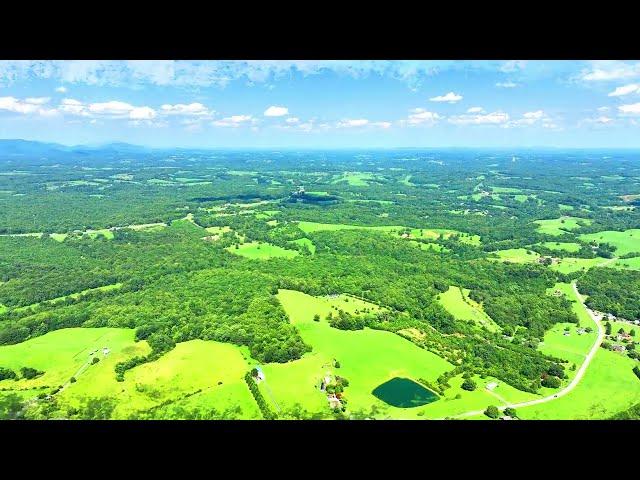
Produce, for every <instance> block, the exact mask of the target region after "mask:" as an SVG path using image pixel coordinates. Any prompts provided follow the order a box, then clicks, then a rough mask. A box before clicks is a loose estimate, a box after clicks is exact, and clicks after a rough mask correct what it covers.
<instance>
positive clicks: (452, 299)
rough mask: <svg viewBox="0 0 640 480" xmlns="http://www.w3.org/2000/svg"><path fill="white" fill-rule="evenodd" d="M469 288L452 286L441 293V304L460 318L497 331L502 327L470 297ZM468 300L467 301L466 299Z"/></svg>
mask: <svg viewBox="0 0 640 480" xmlns="http://www.w3.org/2000/svg"><path fill="white" fill-rule="evenodd" d="M468 294H469V290H468V289H466V288H465V289H464V290H461V289H460V287H456V286H450V287H449V290H447V291H446V292H444V293H441V294H440V295H439V297H440V299H439V302H440V304H441V305H442V306H443V307H444V308H445V309H446V310H447V311H448V312H449V313H450V314H451V315H453V316H454V317H456V318H458V319H460V320H470V321H472V322H474V323H475V324H477V325H481V326H484V327H486V328H487V329H488V330H490V331H492V332H497V331H499V330H500V327H499V326H498V325H497V324H496V323H495V322H494V321H493V320H492V319H491V318H490V317H489V315H487V314H486V313H485V312H484V310H483V309H482V306H481V305H479V304H477V303H476V302H474V301H473V300H471V299H470V298H468V296H467V295H468ZM465 300H466V301H465Z"/></svg>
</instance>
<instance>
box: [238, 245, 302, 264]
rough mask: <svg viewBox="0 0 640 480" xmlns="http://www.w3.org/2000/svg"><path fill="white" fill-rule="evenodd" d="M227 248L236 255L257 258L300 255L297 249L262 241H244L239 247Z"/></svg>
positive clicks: (266, 258) (265, 258)
mask: <svg viewBox="0 0 640 480" xmlns="http://www.w3.org/2000/svg"><path fill="white" fill-rule="evenodd" d="M227 250H228V251H229V252H231V253H233V254H234V255H241V256H243V257H247V258H251V259H255V260H268V259H270V258H293V257H295V256H297V255H299V253H298V251H297V250H287V249H285V248H282V247H278V246H276V245H271V244H269V243H261V242H249V243H243V244H242V245H240V247H239V248H237V249H236V248H235V247H227Z"/></svg>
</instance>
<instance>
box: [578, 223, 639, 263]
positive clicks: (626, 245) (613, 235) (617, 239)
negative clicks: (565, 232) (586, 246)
mask: <svg viewBox="0 0 640 480" xmlns="http://www.w3.org/2000/svg"><path fill="white" fill-rule="evenodd" d="M580 239H581V240H584V241H587V242H589V241H591V240H595V241H597V242H606V243H610V244H611V245H615V246H616V247H618V249H617V250H616V252H615V254H616V255H617V256H620V255H626V254H627V253H631V252H640V229H637V228H636V229H631V230H625V231H624V232H614V231H610V230H606V231H603V232H597V233H588V234H584V235H580Z"/></svg>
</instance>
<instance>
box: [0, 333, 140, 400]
mask: <svg viewBox="0 0 640 480" xmlns="http://www.w3.org/2000/svg"><path fill="white" fill-rule="evenodd" d="M103 347H107V348H109V349H110V350H111V353H110V354H109V355H108V358H109V359H110V360H112V359H118V360H117V361H121V360H124V359H126V358H130V357H131V356H134V355H135V354H145V353H148V351H149V350H150V349H149V347H148V345H147V344H146V342H140V343H134V337H133V330H131V329H123V328H66V329H63V330H55V331H53V332H49V333H47V334H46V335H42V336H41V337H36V338H32V339H30V340H27V341H25V342H22V343H19V344H16V345H3V346H0V365H2V366H3V367H5V368H11V369H13V370H15V371H18V370H19V369H20V368H21V367H32V368H36V369H38V370H41V371H44V372H45V373H44V375H42V376H41V377H38V378H35V379H32V380H25V379H21V380H19V381H17V382H14V381H12V380H5V381H2V382H0V387H5V388H6V387H11V388H12V389H15V388H18V389H22V388H33V387H42V386H49V387H52V388H53V387H56V386H58V385H62V384H63V383H65V382H66V381H67V380H69V379H70V378H71V377H72V376H73V375H74V374H75V373H76V372H77V371H78V370H79V369H80V367H82V366H83V365H84V364H85V363H87V362H88V361H89V360H90V358H92V357H91V356H90V355H89V353H90V352H92V351H94V350H96V349H98V352H97V353H95V354H94V355H96V356H99V357H101V358H102V357H103V355H102V348H103ZM102 363H103V362H100V363H99V364H98V365H101V364H102ZM104 363H107V362H106V361H105V362H104ZM93 367H94V366H92V367H90V369H91V368H93ZM87 374H88V372H87ZM111 377H112V378H115V374H113V370H111ZM78 383H79V379H78ZM114 383H115V380H114Z"/></svg>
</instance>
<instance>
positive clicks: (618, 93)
mask: <svg viewBox="0 0 640 480" xmlns="http://www.w3.org/2000/svg"><path fill="white" fill-rule="evenodd" d="M634 92H635V93H640V84H638V83H630V84H629V85H624V86H622V87H618V88H616V89H615V90H614V91H613V92H611V93H609V96H610V97H622V96H624V95H629V94H630V93H634Z"/></svg>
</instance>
